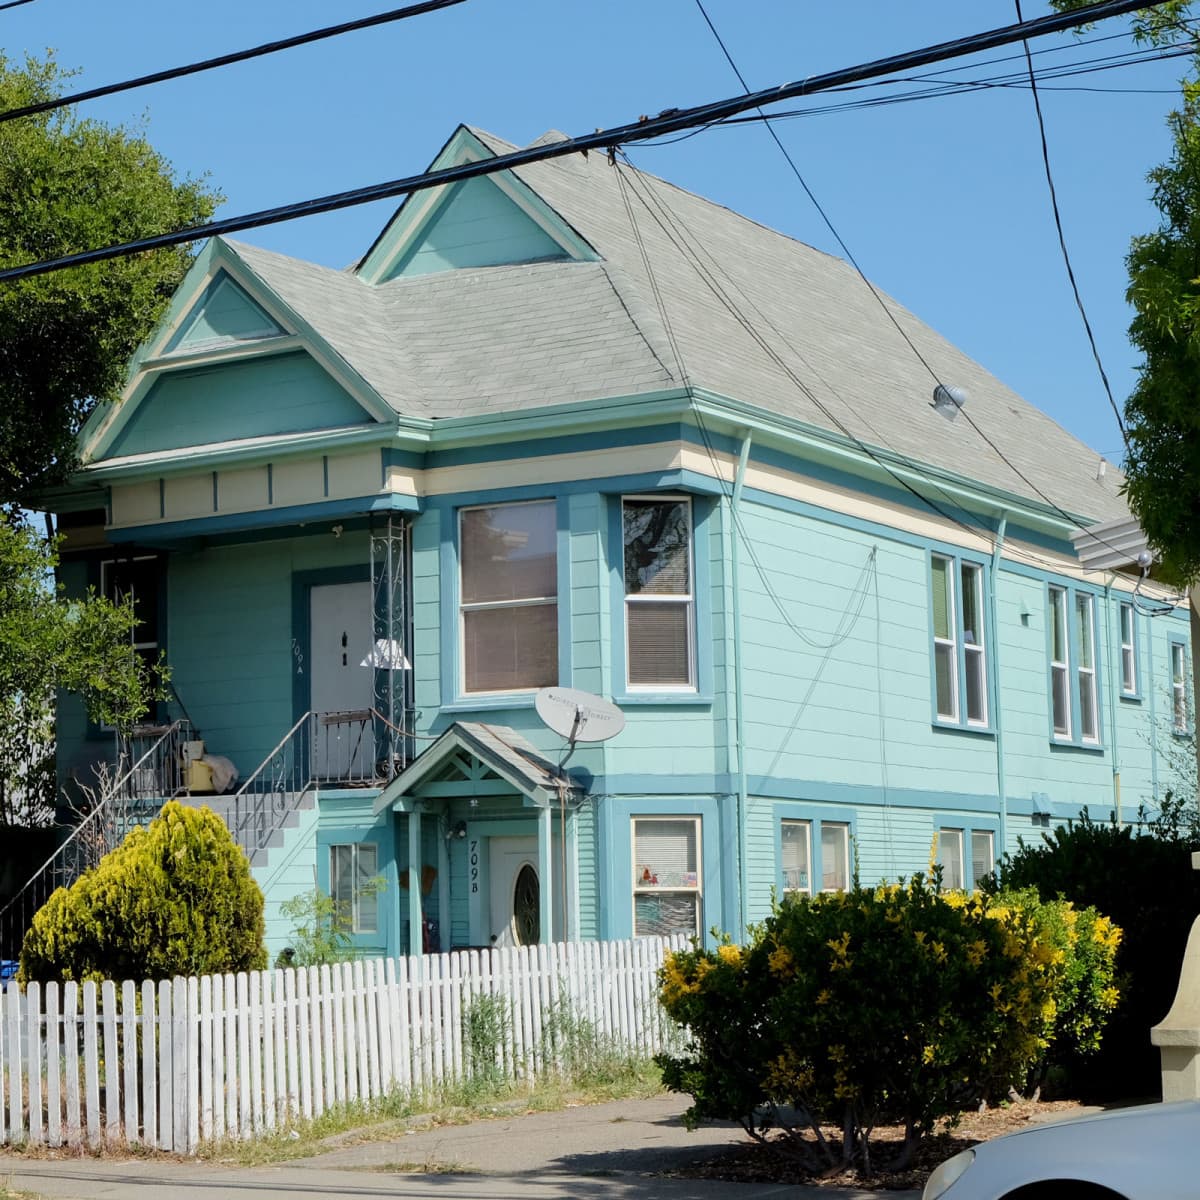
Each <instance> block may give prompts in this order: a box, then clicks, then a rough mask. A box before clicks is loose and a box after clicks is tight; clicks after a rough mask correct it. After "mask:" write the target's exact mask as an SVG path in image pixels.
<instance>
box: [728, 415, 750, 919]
mask: <svg viewBox="0 0 1200 1200" xmlns="http://www.w3.org/2000/svg"><path fill="white" fill-rule="evenodd" d="M749 457H750V431H749V430H747V431H746V433H745V434H744V435H743V437H742V448H741V450H740V451H739V453H738V465H737V474H736V475H735V476H734V479H733V496H732V498H731V500H730V504H729V517H730V520H729V583H730V587H731V588H732V589H733V711H734V724H735V727H736V731H737V764H738V778H737V813H736V819H737V854H738V936H739V937H740V936H741V935H742V934H743V933H744V932H745V930H746V926H747V925H748V924H749V922H748V920H747V919H746V918H747V908H748V897H747V895H746V893H747V890H748V888H749V876H750V872H749V866H748V864H747V862H746V809H747V808H748V806H749V794H748V789H747V786H746V724H745V695H744V693H743V690H742V600H741V589H740V587H739V585H738V565H739V561H740V558H741V552H740V543H741V536H740V534H739V532H738V506H739V505H740V503H741V499H742V484H743V483H744V482H745V478H746V461H747V459H748V458H749Z"/></svg>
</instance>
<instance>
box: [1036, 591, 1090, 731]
mask: <svg viewBox="0 0 1200 1200" xmlns="http://www.w3.org/2000/svg"><path fill="white" fill-rule="evenodd" d="M1048 595H1049V625H1050V630H1049V633H1050V637H1049V646H1050V713H1051V726H1052V728H1053V731H1054V738H1055V740H1056V741H1063V742H1069V741H1074V742H1081V743H1083V744H1084V745H1090V746H1095V745H1098V744H1099V742H1100V695H1099V691H1100V689H1099V683H1098V673H1097V667H1096V598H1095V597H1094V596H1093V595H1092V594H1091V593H1090V592H1082V591H1075V590H1074V589H1072V588H1065V587H1059V586H1057V585H1055V584H1051V585H1050V589H1049V593H1048Z"/></svg>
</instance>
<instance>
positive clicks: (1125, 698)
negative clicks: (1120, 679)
mask: <svg viewBox="0 0 1200 1200" xmlns="http://www.w3.org/2000/svg"><path fill="white" fill-rule="evenodd" d="M1117 699H1118V700H1120V701H1121V703H1122V704H1141V702H1142V694H1141V692H1120V693H1119V694H1118V696H1117Z"/></svg>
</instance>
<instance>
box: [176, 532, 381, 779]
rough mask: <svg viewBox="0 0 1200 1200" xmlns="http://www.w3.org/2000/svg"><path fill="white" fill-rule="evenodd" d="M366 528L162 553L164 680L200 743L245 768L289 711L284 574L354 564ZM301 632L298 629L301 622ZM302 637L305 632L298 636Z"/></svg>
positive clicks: (361, 553)
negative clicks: (167, 671) (166, 632)
mask: <svg viewBox="0 0 1200 1200" xmlns="http://www.w3.org/2000/svg"><path fill="white" fill-rule="evenodd" d="M368 553H369V552H368V545H367V538H366V534H365V533H364V532H362V531H347V532H346V534H345V535H344V536H343V537H341V538H334V537H331V536H330V535H329V532H328V530H326V529H324V528H323V529H322V530H321V531H320V532H314V533H312V534H310V535H307V536H298V537H289V538H280V539H278V540H276V541H266V542H258V543H242V544H237V545H229V546H213V547H209V548H205V549H199V550H192V551H179V552H177V553H175V554H172V555H171V557H170V559H169V561H168V568H167V581H168V606H167V611H168V619H169V623H170V624H169V629H170V640H169V644H170V647H171V651H170V662H171V667H172V680H173V682H174V684H175V688H176V690H177V691H178V693H179V696H180V699H181V700H182V701H183V704H184V705H185V707H186V708H187V711H188V713H189V715H190V716H191V719H192V721H193V723H194V724H195V726H196V728H197V729H198V730H200V733H201V736H202V737H203V738H204V740H205V742H206V744H207V746H208V749H209V750H210V751H211V752H213V753H214V754H224V755H227V756H228V757H229V758H232V759H233V760H234V762H235V763H237V765H238V768H239V770H240V771H241V773H242V775H243V777H245V776H246V775H247V774H248V773H249V772H251V771H253V770H254V769H255V768H256V767H257V766H258V764H259V763H260V762H261V761H262V759H263V758H264V756H265V755H266V754H267V752H268V751H269V750H271V749H272V747H273V746H274V745H275V744H276V742H278V741H279V739H280V738H282V737H283V735H284V734H285V733H286V732H287V731H288V729H289V728H290V727H291V725H292V723H293V722H294V721H295V719H296V717H298V716H299V715H300V714H299V712H297V711H295V708H294V701H293V674H294V673H296V672H299V671H302V670H303V667H304V659H306V658H307V655H308V646H307V645H298V646H297V647H296V648H295V651H298V653H299V655H300V656H301V657H299V658H298V657H297V653H296V652H295V651H294V649H293V645H292V639H293V637H294V636H295V634H294V632H293V628H292V615H293V614H292V600H293V590H292V575H293V573H295V572H302V571H316V570H321V569H338V568H345V567H352V566H354V567H359V566H360V567H361V568H362V569H363V570H364V572H365V570H366V565H367V560H368ZM301 632H302V631H301ZM304 640H307V639H306V638H305V639H304Z"/></svg>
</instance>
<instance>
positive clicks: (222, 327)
mask: <svg viewBox="0 0 1200 1200" xmlns="http://www.w3.org/2000/svg"><path fill="white" fill-rule="evenodd" d="M286 332H287V331H286V330H285V329H284V328H283V327H282V326H281V325H280V324H279V322H278V321H276V320H275V319H274V318H273V317H271V316H270V315H268V314H267V313H266V312H265V311H264V310H263V308H262V307H261V306H260V305H258V304H256V303H255V302H254V301H253V300H252V299H251V298H250V296H248V295H247V294H246V292H245V290H244V289H243V288H241V287H239V286H238V285H237V284H236V283H235V282H234V281H233V280H232V279H231V278H230V276H229V272H228V271H225V270H221V271H219V272H218V273H217V275H216V276H215V277H214V278H213V280H212V281H211V282H210V283H209V284H208V286H207V287H206V288H205V289H204V291H203V292H202V293H201V294H200V296H199V297H198V298H197V299H196V301H195V303H194V304H193V305H192V307H191V309H190V310H189V311H188V313H187V315H186V316H185V317H184V319H183V321H182V323H181V324H180V326H179V328H178V329H176V331H175V333H174V334H173V335H172V336H171V338H170V339H169V341H168V342H167V344H166V346H165V348H164V349H165V352H166V353H168V354H171V353H175V352H177V351H190V350H200V349H205V350H207V349H210V348H213V347H216V346H221V345H237V344H239V343H242V342H248V341H258V340H261V339H263V338H272V337H283V336H285V334H286Z"/></svg>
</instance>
